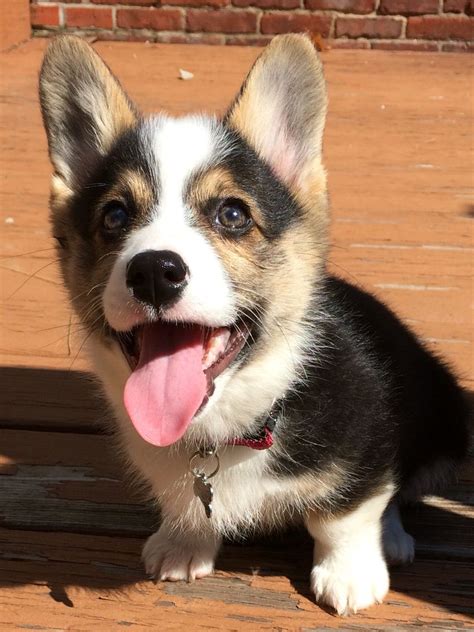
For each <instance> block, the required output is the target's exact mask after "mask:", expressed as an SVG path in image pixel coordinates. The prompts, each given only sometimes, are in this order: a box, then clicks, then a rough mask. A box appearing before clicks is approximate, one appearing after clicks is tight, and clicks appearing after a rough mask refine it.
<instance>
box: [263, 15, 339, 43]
mask: <svg viewBox="0 0 474 632" xmlns="http://www.w3.org/2000/svg"><path fill="white" fill-rule="evenodd" d="M330 29H331V17H330V16H328V15H311V14H310V13H306V14H305V13H290V14H288V13H266V14H264V15H263V16H262V21H261V23H260V30H261V31H262V33H263V34H267V33H300V32H304V31H308V32H310V33H318V34H319V35H321V36H322V37H328V35H329V31H330Z"/></svg>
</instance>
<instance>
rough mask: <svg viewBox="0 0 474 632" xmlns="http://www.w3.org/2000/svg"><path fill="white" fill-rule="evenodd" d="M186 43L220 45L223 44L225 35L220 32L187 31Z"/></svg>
mask: <svg viewBox="0 0 474 632" xmlns="http://www.w3.org/2000/svg"><path fill="white" fill-rule="evenodd" d="M187 43H188V44H206V45H208V46H209V45H211V46H222V45H223V44H225V35H221V33H188V34H187Z"/></svg>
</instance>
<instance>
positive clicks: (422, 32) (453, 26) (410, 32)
mask: <svg viewBox="0 0 474 632" xmlns="http://www.w3.org/2000/svg"><path fill="white" fill-rule="evenodd" d="M473 23H474V20H472V19H470V18H467V17H461V16H459V17H458V16H456V17H454V16H453V17H448V16H434V15H433V16H426V17H422V18H408V25H407V37H413V38H415V39H416V38H424V39H460V40H470V39H472V36H473Z"/></svg>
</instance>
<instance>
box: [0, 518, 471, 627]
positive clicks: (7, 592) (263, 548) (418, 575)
mask: <svg viewBox="0 0 474 632" xmlns="http://www.w3.org/2000/svg"><path fill="white" fill-rule="evenodd" d="M140 548H141V541H140V540H137V539H134V538H126V539H123V538H120V537H116V538H111V537H105V536H83V535H77V534H65V533H34V532H33V533H32V532H28V531H10V530H4V529H3V530H2V529H0V550H1V553H0V594H1V604H2V607H1V608H0V628H1V629H10V628H9V626H18V627H20V626H25V627H26V626H32V625H34V626H45V627H46V628H47V629H57V628H63V627H66V628H67V629H68V630H90V629H91V627H92V626H97V627H99V628H100V629H111V628H112V626H117V627H118V626H119V625H124V626H128V627H130V626H133V627H134V628H137V629H141V628H152V629H160V630H182V629H186V628H188V629H192V630H210V629H216V630H253V631H254V630H256V629H259V630H324V629H326V628H327V629H329V628H331V629H332V628H338V629H344V630H346V629H347V630H349V629H357V630H367V629H373V630H404V629H410V628H415V627H419V626H420V625H423V626H428V627H431V626H433V627H436V628H441V629H447V628H450V629H469V626H470V618H469V617H470V615H471V614H472V613H473V608H472V596H473V592H472V582H470V578H471V573H470V568H469V566H468V565H467V564H466V563H462V562H456V563H453V562H451V563H450V564H449V565H448V564H446V563H445V562H443V561H424V560H419V561H417V562H415V563H414V565H413V566H411V567H408V568H405V569H399V570H394V571H393V572H392V587H393V588H392V591H391V592H390V594H389V596H388V598H387V601H386V603H385V604H384V605H382V606H376V607H374V608H371V609H369V610H368V611H366V612H365V613H363V614H361V615H356V616H353V617H351V618H350V619H346V620H344V621H341V619H338V618H337V617H334V616H332V615H331V614H330V613H328V612H326V611H325V610H323V609H321V608H319V607H318V606H317V605H316V604H315V603H314V602H313V599H312V597H311V595H310V592H309V584H308V575H309V570H310V565H311V542H310V539H309V538H307V537H306V538H305V537H303V538H301V537H300V535H299V534H296V535H295V534H290V535H289V536H288V538H287V539H286V540H283V541H279V542H278V541H277V542H274V541H272V540H270V541H266V542H263V543H253V544H248V545H246V546H236V545H226V546H224V549H223V551H222V554H221V555H220V557H219V559H218V562H217V572H216V575H215V576H214V577H210V578H206V579H203V580H198V581H196V582H194V583H193V584H185V583H181V582H180V583H164V584H163V583H159V584H157V585H155V584H153V583H152V582H150V581H146V579H145V577H144V574H143V570H142V569H141V565H140V562H139V552H140ZM40 629H41V628H40ZM114 629H115V627H114Z"/></svg>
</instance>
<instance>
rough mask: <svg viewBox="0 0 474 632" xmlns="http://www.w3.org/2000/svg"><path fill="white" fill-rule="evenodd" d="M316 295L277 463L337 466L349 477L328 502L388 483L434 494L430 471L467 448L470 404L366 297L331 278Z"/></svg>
mask: <svg viewBox="0 0 474 632" xmlns="http://www.w3.org/2000/svg"><path fill="white" fill-rule="evenodd" d="M316 301H317V312H318V313H320V314H321V317H318V318H317V319H316V323H317V324H316V326H315V331H314V338H315V343H314V346H315V350H316V351H315V355H314V359H313V362H312V363H311V366H308V367H307V379H305V381H304V383H303V384H300V385H299V387H298V388H297V390H295V392H293V393H292V394H290V395H289V396H288V397H287V398H286V399H285V400H284V406H283V411H282V421H281V423H280V424H279V425H278V426H277V430H276V436H277V437H278V441H279V442H280V446H281V450H280V454H279V456H278V457H276V458H275V460H274V462H273V464H272V466H273V468H274V470H275V471H276V472H278V473H279V474H280V475H281V476H286V475H297V474H301V473H303V472H304V471H307V470H311V471H318V472H324V471H325V470H326V469H327V468H329V467H330V465H331V463H334V462H336V463H339V464H340V467H343V468H344V471H345V472H346V475H347V476H346V480H345V481H344V484H343V487H344V489H340V490H338V492H337V493H336V494H335V497H334V498H330V499H328V503H329V504H330V505H331V506H332V507H334V504H336V505H337V506H338V507H341V505H344V504H346V502H347V503H348V502H349V500H345V499H346V498H347V499H350V502H351V503H354V502H358V501H360V500H361V499H362V498H364V497H365V496H367V495H369V494H370V493H371V491H372V490H375V489H377V488H378V487H380V486H381V485H383V484H384V483H385V482H388V481H390V480H394V481H395V483H396V484H397V485H398V489H399V490H400V492H401V494H402V495H404V496H408V495H410V491H411V490H414V491H415V493H416V494H420V493H428V492H432V491H434V489H430V487H431V486H432V485H434V483H435V481H436V479H437V478H439V477H440V476H439V474H440V473H439V472H438V471H437V470H438V469H442V470H446V469H450V466H451V465H452V466H454V464H455V463H456V462H457V461H459V460H460V459H462V458H463V457H464V456H465V455H466V452H467V449H468V436H469V435H468V416H469V415H468V406H467V402H466V399H465V396H464V393H463V391H462V390H461V389H460V387H459V386H458V385H457V383H456V380H455V378H454V377H453V375H452V374H451V372H450V371H449V370H448V368H447V367H446V366H445V365H444V364H443V363H442V362H440V361H439V360H438V359H437V358H436V357H434V356H433V355H432V354H431V353H429V352H428V351H427V350H426V349H425V348H424V347H423V346H422V344H421V343H420V342H419V341H418V340H417V339H416V337H415V336H414V335H413V334H412V333H411V332H410V331H409V330H408V329H407V328H406V327H405V326H404V325H403V324H402V323H401V322H400V321H399V320H398V319H397V318H396V316H395V315H394V314H393V313H392V312H391V311H390V310H389V309H388V308H387V307H386V306H384V305H383V304H382V303H380V302H379V301H378V300H376V299H375V298H374V297H373V296H371V295H370V294H368V293H366V292H364V291H362V290H360V289H358V288H356V287H354V286H352V285H350V284H349V283H346V282H345V281H342V280H340V279H337V278H334V277H329V278H328V279H327V281H326V283H325V284H324V286H323V287H322V289H321V290H320V291H319V292H318V297H317V299H316ZM318 350H319V351H318ZM341 508H342V507H341Z"/></svg>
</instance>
